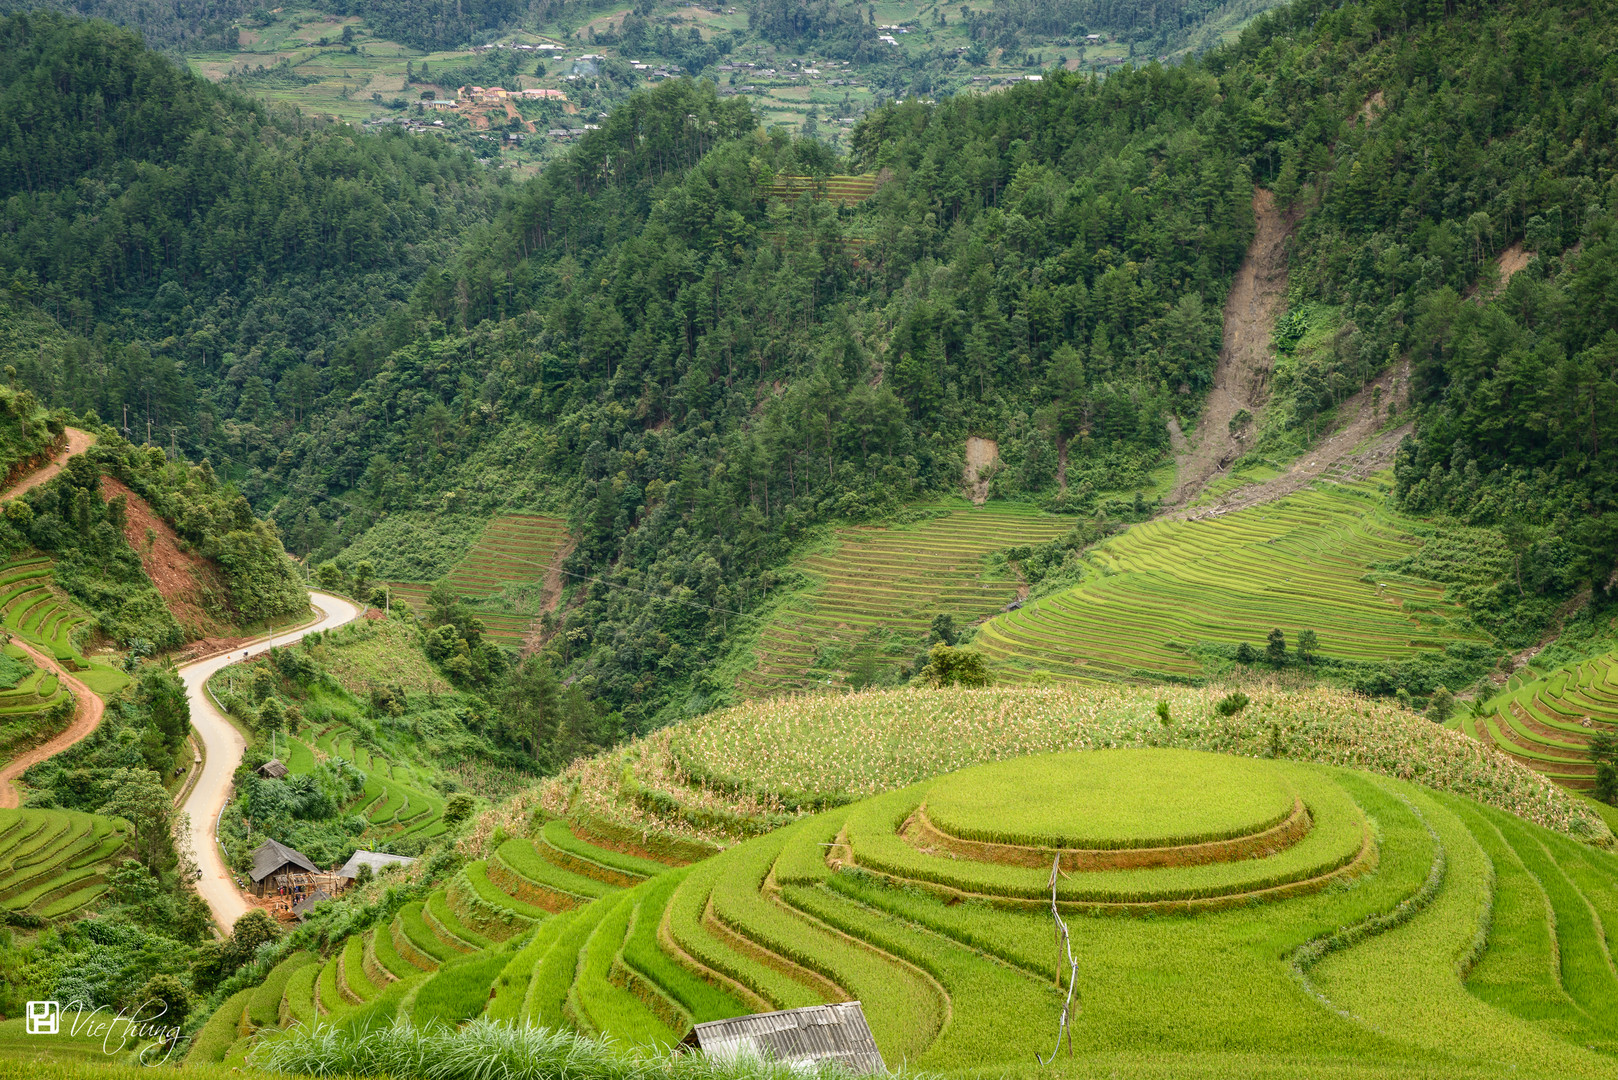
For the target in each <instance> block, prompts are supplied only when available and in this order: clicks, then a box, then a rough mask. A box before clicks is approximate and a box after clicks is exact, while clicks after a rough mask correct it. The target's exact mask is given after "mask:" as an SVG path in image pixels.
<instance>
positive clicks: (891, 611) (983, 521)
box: [736, 499, 1073, 698]
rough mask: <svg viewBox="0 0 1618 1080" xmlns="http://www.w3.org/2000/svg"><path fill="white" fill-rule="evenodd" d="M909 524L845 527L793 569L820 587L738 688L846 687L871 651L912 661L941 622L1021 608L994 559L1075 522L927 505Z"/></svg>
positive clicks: (956, 503)
mask: <svg viewBox="0 0 1618 1080" xmlns="http://www.w3.org/2000/svg"><path fill="white" fill-rule="evenodd" d="M920 513H922V514H924V515H925V516H923V517H922V518H921V520H919V521H916V522H914V523H912V524H908V525H861V526H853V527H850V528H845V529H839V530H837V532H836V533H835V534H834V536H833V538H832V539H831V540H830V541H829V542H828V543H827V545H826V546H825V547H824V548H823V549H822V550H820V551H817V552H815V553H814V554H811V555H809V556H807V557H805V558H802V559H800V560H798V561H797V562H795V563H794V564H793V569H794V570H797V571H800V572H802V573H803V574H804V575H806V576H807V577H808V578H809V579H810V581H811V584H810V585H809V586H808V587H806V588H804V589H803V590H802V591H801V592H800V593H799V594H798V595H796V596H794V597H792V598H791V599H790V600H788V601H787V602H785V603H784V604H782V605H781V606H780V607H779V608H778V609H777V611H776V613H775V615H774V616H773V617H772V618H771V619H770V621H769V622H768V623H767V624H765V626H764V628H763V629H762V630H761V631H760V633H759V637H758V640H757V642H756V643H755V644H754V645H753V655H754V657H755V658H756V662H755V663H754V665H753V666H752V668H751V669H750V670H748V671H746V672H744V673H743V674H742V675H741V676H740V677H739V678H738V679H737V682H736V685H737V689H738V690H740V691H741V692H742V693H743V694H744V695H746V696H747V697H750V698H756V697H765V696H768V695H771V694H777V693H781V692H782V691H787V690H810V689H828V688H836V689H839V690H841V689H847V688H848V685H849V676H850V673H851V672H852V671H854V669H855V668H856V666H857V665H858V664H859V662H860V658H861V654H862V653H863V652H866V651H869V652H871V653H872V654H874V656H875V657H877V658H879V659H878V660H877V662H878V663H880V664H881V665H883V666H885V667H893V666H895V665H898V664H902V663H905V662H908V661H910V660H911V658H912V657H913V656H914V654H915V653H916V652H917V650H919V649H920V648H921V647H922V646H923V645H924V644H925V643H926V640H927V635H928V630H929V627H930V625H931V623H932V620H933V618H934V617H935V616H937V615H949V616H951V617H952V618H953V619H954V622H955V625H956V626H958V627H963V628H964V627H965V626H967V625H969V624H970V623H973V622H975V621H977V620H979V619H982V618H985V617H987V616H989V615H992V614H993V613H995V612H997V611H999V610H1000V609H1001V608H1003V607H1005V606H1006V605H1007V604H1009V603H1011V602H1012V601H1014V600H1016V599H1017V597H1018V595H1019V594H1020V592H1021V582H1020V581H1019V580H1018V579H1017V578H1016V577H1015V576H1014V575H1013V574H1012V573H1010V572H1009V571H1007V570H1005V569H1003V568H1002V569H998V570H996V569H993V568H991V567H990V565H989V563H988V561H987V560H988V556H989V555H990V554H991V553H992V552H995V551H999V550H1002V549H1004V548H1007V547H1014V546H1017V545H1022V544H1043V543H1045V542H1047V541H1050V540H1053V539H1055V538H1056V537H1058V536H1061V535H1062V534H1063V533H1065V532H1066V531H1067V530H1068V529H1070V528H1072V525H1073V519H1072V518H1068V517H1061V516H1058V515H1054V514H1046V513H1042V512H1040V511H1038V510H1036V509H1034V508H1032V507H1027V506H1021V505H1016V504H1008V503H995V504H993V505H987V506H972V505H971V504H970V503H968V502H967V501H966V500H964V499H961V500H952V501H950V502H945V503H939V504H936V505H933V506H929V507H923V508H921V510H920Z"/></svg>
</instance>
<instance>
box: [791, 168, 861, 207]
mask: <svg viewBox="0 0 1618 1080" xmlns="http://www.w3.org/2000/svg"><path fill="white" fill-rule="evenodd" d="M806 191H807V192H810V193H812V194H813V195H814V197H815V198H817V199H830V200H834V201H836V202H840V203H842V204H843V205H844V206H858V205H859V204H860V203H862V202H864V201H865V200H866V199H869V198H870V197H871V196H872V195H875V194H876V174H875V173H867V174H865V175H863V176H827V177H825V178H821V177H815V176H790V175H787V174H785V173H783V174H781V175H779V176H777V177H776V178H775V182H774V183H773V184H771V185H770V194H771V195H773V196H775V197H776V198H778V199H796V198H797V197H798V196H800V195H802V194H803V193H804V192H806Z"/></svg>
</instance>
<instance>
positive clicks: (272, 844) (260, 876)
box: [249, 840, 327, 896]
mask: <svg viewBox="0 0 1618 1080" xmlns="http://www.w3.org/2000/svg"><path fill="white" fill-rule="evenodd" d="M249 876H251V877H252V879H253V895H254V896H276V895H278V894H280V891H281V889H283V888H291V887H293V886H294V885H300V886H301V885H303V884H305V882H304V881H295V880H294V879H297V878H305V879H306V878H308V877H311V876H327V875H321V873H320V870H319V868H318V867H316V866H315V864H314V863H312V862H310V861H309V860H308V859H306V858H304V856H303V855H302V854H301V853H299V852H296V851H294V850H292V849H291V848H289V847H287V846H286V845H285V844H283V843H280V842H279V841H276V840H266V841H264V843H263V844H262V845H261V846H260V847H259V848H258V849H257V850H256V851H254V852H253V869H252V871H251V872H250V875H249Z"/></svg>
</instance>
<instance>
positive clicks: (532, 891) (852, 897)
mask: <svg viewBox="0 0 1618 1080" xmlns="http://www.w3.org/2000/svg"><path fill="white" fill-rule="evenodd" d="M1029 769H1032V771H1031V772H1029V771H1027V770H1029ZM1064 785H1066V786H1065V787H1064ZM1173 785H1178V786H1173ZM1057 788H1061V789H1062V790H1061V792H1059V794H1060V795H1061V797H1060V798H1057V799H1050V798H1034V799H1033V800H1032V801H1026V800H1025V801H1024V802H1023V803H1021V804H1018V805H1020V806H1021V818H1025V819H1027V820H1019V821H1016V822H1014V824H1015V825H1016V829H1015V830H1014V831H1015V835H1002V834H1001V830H1002V828H1003V825H1004V822H1005V820H1006V815H1005V814H1004V813H1003V812H1002V811H1003V809H1004V807H1003V805H1002V804H1005V805H1011V804H1016V803H1017V799H1018V796H1019V793H1026V792H1032V793H1035V795H1050V794H1051V793H1052V791H1055V790H1056V789H1057ZM1047 789H1049V790H1047ZM1008 800H1009V801H1008ZM1041 806H1045V807H1049V806H1058V807H1060V808H1061V813H1058V814H1055V815H1053V816H1048V817H1046V816H1042V815H1041V814H1040V807H1041ZM1153 808H1160V812H1154V809H1153ZM600 839H601V838H600V836H599V834H598V833H595V832H591V831H588V829H587V828H586V827H585V826H581V825H578V824H569V823H568V822H566V821H563V820H560V819H558V820H552V821H550V822H548V823H546V824H545V825H543V826H542V827H541V828H539V829H538V831H536V832H535V833H534V834H533V835H531V836H527V837H522V838H518V840H516V841H508V842H507V845H506V846H502V848H501V849H500V850H499V852H497V854H496V855H495V856H494V857H493V858H491V859H490V860H488V861H487V862H485V861H483V860H479V861H477V862H473V863H470V864H468V865H467V866H466V867H464V868H463V869H462V871H461V872H460V873H459V874H458V876H457V877H456V879H455V881H454V883H453V884H452V885H451V886H450V887H449V888H448V889H446V890H443V891H440V892H435V893H432V894H430V895H429V896H428V898H427V899H426V900H425V901H420V902H416V903H412V904H408V905H406V906H405V907H404V908H403V909H401V910H400V911H399V912H398V913H397V914H396V916H395V917H394V919H393V920H392V922H391V923H389V924H388V925H386V926H379V927H376V928H374V929H372V930H370V931H367V932H366V933H365V934H364V935H362V936H360V937H358V938H355V939H351V940H349V941H347V942H344V943H342V944H341V945H340V946H337V947H334V949H333V951H332V953H331V955H329V956H328V957H327V958H326V960H325V961H324V962H323V963H319V964H313V963H311V962H310V961H308V960H307V959H303V958H299V957H292V958H290V959H289V960H287V961H286V962H285V963H284V965H283V968H284V970H283V968H277V969H276V971H275V972H274V973H272V976H271V980H270V982H269V983H266V986H267V987H269V989H267V990H265V991H264V992H263V993H262V994H260V995H259V997H260V998H261V999H262V1000H257V1001H256V1002H255V1000H254V999H252V998H243V999H241V1000H239V1001H237V1000H233V1001H232V1002H230V1003H227V1006H226V1009H227V1011H228V1013H229V1015H228V1017H227V1018H226V1020H224V1021H221V1020H220V1018H219V1017H217V1016H216V1017H215V1020H214V1021H211V1022H210V1023H211V1024H212V1023H214V1022H218V1024H219V1026H220V1028H221V1029H223V1028H225V1027H226V1023H227V1021H228V1024H229V1025H233V1028H232V1029H233V1030H251V1028H252V1027H253V1026H254V1025H255V1024H256V1023H258V1022H260V1020H261V1019H262V1018H263V1017H265V1016H267V1015H269V1014H270V1012H271V1011H272V1010H271V1009H270V1007H269V1004H270V1003H269V1000H268V999H269V998H270V997H272V996H274V995H275V994H276V993H277V992H279V994H280V1005H279V1008H278V1009H276V1010H273V1011H275V1012H277V1013H278V1015H279V1016H280V1017H281V1018H282V1019H284V1020H288V1021H291V1020H295V1019H303V1020H304V1021H305V1022H309V1021H311V1020H312V1019H313V1018H316V1017H320V1016H329V1017H333V1018H343V1019H345V1020H349V1019H352V1020H353V1021H354V1022H356V1023H361V1022H367V1021H368V1022H375V1023H386V1022H388V1021H390V1020H391V1019H392V1018H394V1017H396V1016H405V1017H408V1018H410V1019H412V1020H413V1021H415V1022H417V1023H427V1022H431V1021H434V1020H437V1021H442V1022H445V1023H448V1024H452V1025H453V1024H455V1023H458V1022H460V1021H462V1020H465V1019H468V1018H471V1017H475V1016H480V1015H481V1016H487V1017H489V1018H492V1019H498V1020H505V1021H513V1022H518V1023H537V1024H544V1025H553V1026H554V1025H563V1026H566V1027H570V1028H573V1029H575V1030H578V1031H581V1032H585V1033H600V1034H606V1035H609V1036H611V1037H612V1038H613V1039H614V1040H615V1041H616V1042H617V1043H618V1044H619V1045H621V1046H624V1047H625V1048H627V1049H631V1050H635V1049H641V1050H650V1049H658V1048H662V1047H667V1046H669V1045H671V1044H673V1043H674V1042H675V1041H677V1040H678V1039H679V1038H680V1036H681V1035H682V1034H683V1033H684V1032H685V1031H686V1030H687V1029H688V1028H689V1027H690V1025H691V1024H692V1023H694V1022H700V1021H702V1020H707V1019H718V1018H722V1017H726V1016H734V1015H742V1014H745V1013H749V1012H758V1011H765V1010H768V1009H773V1008H791V1007H796V1006H800V1005H809V1004H815V1003H819V1002H829V1001H844V1000H850V999H855V1000H859V1001H860V1002H861V1003H862V1006H863V1008H864V1012H865V1015H866V1017H867V1019H868V1020H869V1022H870V1026H871V1029H872V1031H873V1034H874V1035H875V1037H876V1039H877V1043H878V1046H879V1047H880V1049H881V1050H882V1053H883V1055H884V1058H885V1060H886V1061H887V1062H888V1063H889V1065H890V1066H892V1065H898V1064H900V1063H905V1064H908V1065H909V1066H911V1067H916V1068H923V1069H938V1070H948V1069H956V1068H982V1067H984V1066H991V1065H993V1066H1001V1067H1006V1066H1010V1065H1013V1064H1014V1063H1017V1062H1024V1061H1026V1060H1027V1058H1028V1056H1029V1055H1030V1054H1031V1053H1033V1052H1035V1051H1039V1052H1041V1053H1048V1052H1049V1050H1050V1048H1051V1044H1052V1042H1053V1041H1054V1039H1055V1035H1056V1031H1057V1025H1058V1020H1059V1016H1060V1014H1061V1011H1062V1005H1063V1002H1064V1000H1065V999H1066V998H1067V997H1068V995H1069V993H1070V991H1071V993H1072V995H1073V999H1074V1001H1075V1002H1076V1004H1077V1006H1078V1008H1077V1010H1076V1011H1075V1013H1074V1019H1073V1023H1072V1028H1071V1034H1072V1042H1073V1049H1074V1053H1075V1054H1076V1055H1079V1056H1081V1058H1082V1056H1083V1055H1087V1054H1112V1053H1118V1052H1120V1051H1125V1050H1127V1051H1130V1052H1134V1053H1150V1054H1183V1055H1188V1056H1195V1055H1203V1054H1206V1053H1208V1052H1209V1049H1210V1048H1218V1051H1219V1052H1220V1053H1224V1054H1246V1055H1254V1056H1255V1057H1273V1056H1275V1055H1289V1056H1290V1059H1296V1061H1297V1062H1298V1063H1299V1068H1298V1072H1297V1073H1296V1075H1304V1074H1306V1073H1308V1072H1309V1068H1308V1063H1309V1062H1310V1061H1319V1062H1325V1061H1340V1060H1345V1059H1350V1058H1352V1059H1354V1060H1356V1061H1357V1062H1359V1063H1361V1064H1373V1063H1377V1062H1382V1061H1385V1062H1389V1063H1393V1062H1400V1061H1403V1062H1408V1061H1410V1060H1411V1059H1412V1057H1419V1058H1420V1060H1423V1061H1444V1062H1447V1063H1450V1064H1453V1065H1454V1066H1455V1067H1456V1068H1457V1069H1458V1070H1461V1071H1467V1069H1468V1067H1469V1066H1472V1065H1478V1066H1480V1067H1483V1066H1486V1067H1488V1068H1498V1069H1501V1070H1510V1069H1513V1068H1515V1069H1517V1070H1519V1071H1520V1072H1521V1073H1522V1074H1523V1075H1556V1076H1588V1077H1597V1076H1601V1077H1606V1076H1610V1075H1611V1074H1612V1070H1613V1068H1614V1056H1615V1055H1618V976H1615V975H1614V973H1613V969H1612V967H1611V965H1610V964H1609V963H1608V961H1607V960H1606V954H1605V951H1604V950H1603V949H1602V948H1601V947H1600V945H1599V942H1600V941H1601V940H1603V939H1604V938H1605V937H1606V936H1607V935H1610V934H1612V933H1613V932H1615V931H1618V857H1615V856H1614V855H1613V854H1611V853H1609V852H1606V851H1602V850H1598V849H1594V848H1591V847H1587V846H1585V845H1582V844H1579V843H1577V842H1576V841H1573V840H1571V839H1569V838H1568V837H1567V836H1565V835H1562V834H1559V833H1555V832H1552V831H1550V830H1548V829H1544V828H1541V827H1539V826H1536V825H1531V824H1529V823H1527V822H1525V821H1523V820H1521V819H1519V818H1515V817H1513V816H1512V815H1510V814H1507V813H1505V812H1503V811H1500V810H1497V809H1494V808H1491V807H1486V806H1483V805H1481V804H1478V803H1474V802H1471V801H1469V800H1467V799H1463V798H1460V797H1457V796H1453V795H1449V794H1443V793H1439V792H1436V791H1433V790H1432V789H1428V788H1422V787H1419V786H1417V785H1414V784H1410V783H1406V782H1403V781H1399V780H1395V779H1391V778H1387V777H1378V776H1373V775H1371V774H1367V773H1360V772H1354V771H1351V770H1346V769H1340V768H1334V767H1329V766H1320V765H1311V764H1305V763H1300V762H1289V761H1274V760H1255V759H1247V758H1241V759H1238V758H1226V757H1224V756H1222V755H1214V754H1207V753H1199V752H1196V751H1187V750H1171V749H1161V750H1158V749H1145V750H1121V751H1102V752H1097V753H1093V754H1078V755H1064V756H1061V757H1056V758H1026V757H1025V758H1019V759H1016V760H1013V761H1009V762H1003V763H1000V764H997V765H990V766H985V767H980V768H976V769H969V770H966V771H964V772H959V773H954V774H950V775H948V776H945V777H941V778H935V779H931V780H927V781H924V782H922V783H920V784H916V785H913V786H911V787H908V788H904V789H901V790H898V791H892V792H888V793H886V794H884V795H879V796H876V797H874V798H871V799H867V800H865V801H863V802H859V803H855V804H852V805H849V806H843V807H839V808H837V809H834V810H830V811H827V812H824V813H822V814H819V815H815V816H812V817H807V818H804V819H801V820H799V821H798V822H796V823H795V824H792V825H790V826H787V827H785V828H782V829H779V830H777V831H775V832H772V833H769V834H768V835H765V836H761V837H758V838H756V839H753V840H749V841H747V842H745V843H741V844H739V845H737V846H735V847H732V848H730V849H729V850H727V851H725V852H723V853H721V854H719V855H717V856H715V857H713V858H710V859H707V860H705V861H701V862H698V863H695V864H693V865H688V866H680V867H670V866H667V865H665V864H664V863H662V862H659V861H654V860H650V859H647V858H646V857H645V855H644V854H636V853H627V852H624V851H618V850H614V849H613V848H611V847H604V846H601V844H600V843H599V842H598V841H600ZM1029 840H1033V841H1035V842H1034V843H1025V842H1024V841H1029ZM619 846H629V845H624V844H620V845H619ZM1052 860H1055V861H1056V862H1058V863H1059V864H1060V865H1061V866H1062V868H1063V871H1064V876H1062V877H1060V878H1058V879H1057V884H1056V891H1057V899H1058V902H1059V904H1060V906H1061V908H1062V912H1063V917H1064V919H1065V922H1066V925H1067V927H1068V928H1069V931H1070V933H1071V935H1072V941H1073V951H1074V955H1075V958H1076V959H1078V960H1079V962H1078V963H1077V964H1076V965H1074V966H1072V967H1070V966H1069V965H1068V964H1067V963H1066V962H1065V961H1059V958H1058V951H1057V950H1056V949H1055V948H1053V940H1052V925H1053V924H1052V919H1051V914H1050V887H1051V886H1050V880H1051V870H1050V863H1051V861H1052ZM501 881H503V882H505V883H506V884H503V885H502V884H497V883H496V882H501ZM581 882H583V883H587V884H586V885H585V886H582V887H581ZM895 886H897V887H895ZM1343 886H1351V887H1343ZM519 892H521V893H523V894H524V895H523V896H519V895H517V894H518V893H519ZM585 892H593V893H595V894H596V895H595V896H594V898H593V899H588V898H586V897H585V896H584V895H582V894H583V893H585ZM525 897H526V898H525ZM537 901H543V905H542V904H541V903H538V902H537ZM963 901H964V902H963ZM1142 910H1147V911H1152V912H1157V913H1158V914H1159V915H1160V917H1156V918H1130V917H1124V916H1127V915H1130V914H1138V913H1140V912H1141V911H1142ZM1170 913H1172V914H1170ZM1457 957H1462V958H1463V959H1462V961H1461V964H1460V966H1459V967H1457V964H1456V958H1457ZM310 972H318V974H316V975H314V976H313V977H311V975H310V974H309V973H310ZM1457 972H1459V973H1460V974H1459V975H1458V974H1457ZM272 983H273V984H275V985H274V986H272V985H271V984H272ZM1070 984H1071V985H1070ZM277 987H279V988H280V989H279V991H278V990H277ZM1300 989H1302V990H1303V991H1306V992H1300ZM272 1037H273V1036H272ZM242 1049H244V1046H242V1045H238V1046H237V1047H235V1048H232V1049H231V1050H230V1052H229V1053H230V1054H231V1055H235V1054H239V1053H240V1052H241V1050H242ZM222 1057H223V1060H227V1061H230V1060H234V1057H232V1056H223V1055H222ZM1231 1075H1234V1074H1231ZM1479 1075H1482V1073H1481V1072H1480V1073H1479ZM1491 1075H1492V1074H1491Z"/></svg>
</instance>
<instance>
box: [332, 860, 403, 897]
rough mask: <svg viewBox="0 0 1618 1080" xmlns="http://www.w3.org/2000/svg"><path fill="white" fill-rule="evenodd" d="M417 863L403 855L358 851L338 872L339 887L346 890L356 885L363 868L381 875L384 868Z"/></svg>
mask: <svg viewBox="0 0 1618 1080" xmlns="http://www.w3.org/2000/svg"><path fill="white" fill-rule="evenodd" d="M415 861H416V860H415V859H407V858H405V857H404V856H403V855H388V854H385V853H383V852H380V851H356V852H354V854H352V855H350V856H349V857H348V861H347V862H346V863H344V864H343V866H342V869H340V870H338V871H337V887H338V888H340V889H346V888H348V887H349V886H350V885H352V884H354V879H355V878H357V877H359V876H360V867H362V866H369V867H370V868H371V873H373V874H380V873H381V872H382V868H383V867H384V866H409V865H410V864H411V863H413V862H415Z"/></svg>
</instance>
